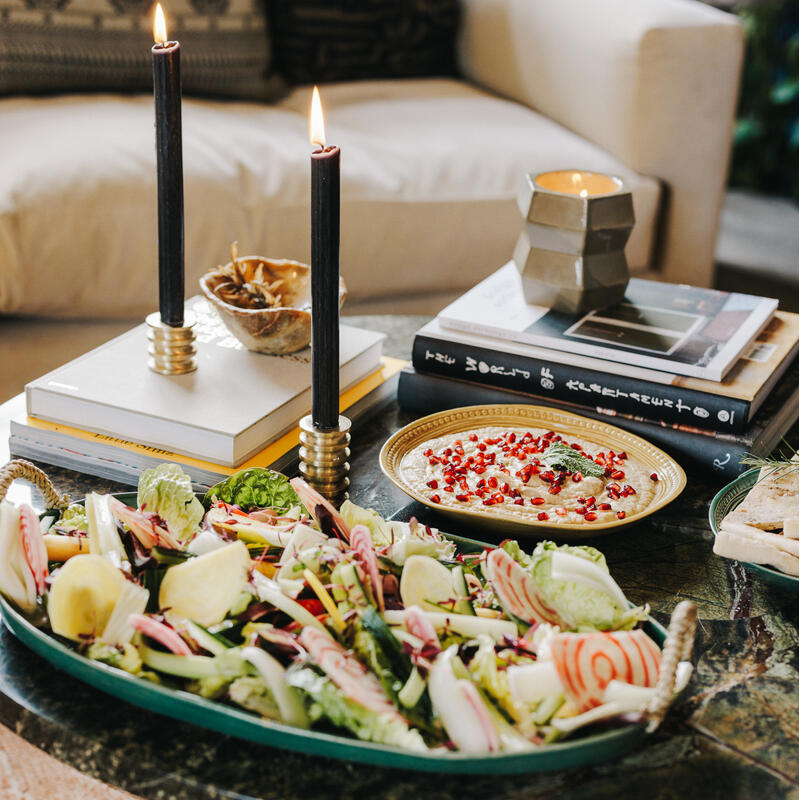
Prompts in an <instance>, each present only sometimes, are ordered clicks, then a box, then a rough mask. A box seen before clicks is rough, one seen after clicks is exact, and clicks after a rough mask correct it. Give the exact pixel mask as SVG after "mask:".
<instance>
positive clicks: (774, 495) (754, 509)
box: [723, 468, 799, 531]
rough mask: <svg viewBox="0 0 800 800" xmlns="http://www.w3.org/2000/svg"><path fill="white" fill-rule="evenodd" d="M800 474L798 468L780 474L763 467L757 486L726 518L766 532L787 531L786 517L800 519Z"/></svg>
mask: <svg viewBox="0 0 800 800" xmlns="http://www.w3.org/2000/svg"><path fill="white" fill-rule="evenodd" d="M798 477H799V476H798V471H797V469H791V470H786V471H784V472H782V473H781V474H779V475H777V476H776V475H775V474H774V473H772V474H770V470H769V469H767V468H762V470H761V472H760V473H759V476H758V481H757V483H756V484H755V486H753V488H752V489H751V490H750V492H749V493H748V495H747V497H745V499H744V501H743V502H742V503H741V504H740V505H738V506H737V507H736V508H734V509H733V511H731V512H730V513H729V514H728V515H727V516H726V517H725V520H730V521H732V522H741V523H743V524H745V525H752V526H754V527H756V528H761V530H764V531H774V530H783V527H784V524H785V522H786V520H796V519H797V518H798V511H797V502H798ZM723 521H724V520H723Z"/></svg>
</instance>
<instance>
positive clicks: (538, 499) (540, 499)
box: [531, 497, 544, 506]
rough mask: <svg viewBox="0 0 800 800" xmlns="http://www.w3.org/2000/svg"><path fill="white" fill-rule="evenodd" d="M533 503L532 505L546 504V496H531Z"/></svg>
mask: <svg viewBox="0 0 800 800" xmlns="http://www.w3.org/2000/svg"><path fill="white" fill-rule="evenodd" d="M531 505H532V506H541V505H544V497H531Z"/></svg>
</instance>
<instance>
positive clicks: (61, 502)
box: [0, 458, 69, 509]
mask: <svg viewBox="0 0 800 800" xmlns="http://www.w3.org/2000/svg"><path fill="white" fill-rule="evenodd" d="M18 479H22V480H26V481H30V482H31V483H32V484H33V485H34V486H36V488H37V489H39V490H40V491H41V493H42V494H43V495H44V501H45V503H46V504H47V508H58V509H61V508H66V507H67V506H68V505H69V496H68V495H66V494H59V493H58V491H57V490H56V488H55V486H53V482H52V481H51V480H50V478H48V477H47V475H46V474H45V473H44V472H43V471H42V470H40V469H39V467H35V466H34V465H33V464H31V462H30V461H25V460H23V459H21V458H15V459H13V460H11V461H9V462H8V463H7V464H5V465H4V466H2V467H0V501H2V500H4V499H5V496H6V493H7V492H8V490H9V488H10V487H11V484H12V483H14V481H15V480H18Z"/></svg>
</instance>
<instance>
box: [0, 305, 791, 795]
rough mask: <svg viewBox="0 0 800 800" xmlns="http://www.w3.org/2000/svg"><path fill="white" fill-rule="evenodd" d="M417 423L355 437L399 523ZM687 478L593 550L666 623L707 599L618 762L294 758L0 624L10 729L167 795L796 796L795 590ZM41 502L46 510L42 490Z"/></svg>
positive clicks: (396, 419)
mask: <svg viewBox="0 0 800 800" xmlns="http://www.w3.org/2000/svg"><path fill="white" fill-rule="evenodd" d="M350 321H351V322H353V323H354V324H357V325H362V326H364V327H371V328H374V329H376V330H383V331H385V332H386V333H387V334H388V338H387V343H386V347H385V352H386V353H387V354H389V355H396V356H400V357H406V358H408V357H409V353H410V346H411V340H412V337H413V332H414V331H415V330H416V329H417V328H418V327H419V326H420V324H421V323H422V322H424V321H425V320H424V319H423V318H421V317H408V316H404V317H389V316H381V317H353V318H351V320H350ZM17 402H18V401H17ZM7 407H9V404H6V406H3V407H0V424H3V425H5V426H7V422H8V419H7V418H8V411H7V410H6V411H5V416H3V414H4V411H3V409H6V408H7ZM410 421H411V417H410V416H409V415H407V414H404V413H403V412H402V411H400V410H399V409H398V408H397V406H396V404H393V405H391V406H389V407H388V408H387V409H384V410H382V411H381V412H380V413H379V414H377V415H376V416H373V417H372V418H371V419H369V420H366V421H364V422H363V423H362V424H360V425H359V426H358V427H357V428H356V429H355V430H354V432H353V444H352V451H353V458H352V460H351V469H352V473H351V476H352V492H351V497H352V499H353V500H354V502H356V503H358V504H360V505H363V506H371V507H373V508H375V509H376V510H377V511H379V512H380V513H382V514H384V515H387V516H388V515H390V514H392V513H394V512H395V511H397V510H398V509H400V508H401V507H402V506H404V505H405V504H406V503H407V502H408V498H407V497H406V496H405V495H403V494H402V493H401V492H400V491H399V490H397V489H395V488H394V487H393V486H392V485H391V484H390V483H389V481H388V480H386V479H385V478H384V477H383V475H382V473H381V471H380V469H379V467H378V452H379V450H380V447H381V445H382V443H383V442H384V441H385V440H386V438H387V437H388V436H389V435H390V434H391V433H393V432H394V431H395V430H397V429H398V428H399V427H401V426H403V425H405V424H407V423H408V422H410ZM2 432H3V428H0V435H2ZM2 445H3V446H4V447H5V441H3V442H2ZM3 455H5V456H7V449H6V451H5V453H2V452H0V457H1V456H3ZM43 466H44V465H43ZM45 469H46V470H47V472H48V473H49V474H50V476H51V477H52V479H53V480H54V482H55V483H56V486H57V487H58V488H59V489H60V490H61V491H66V492H68V493H69V494H70V495H71V496H73V497H80V496H81V495H83V494H84V493H85V492H86V491H87V490H89V489H99V490H100V491H104V490H106V491H124V490H128V489H129V487H123V486H120V485H118V484H113V483H109V482H107V481H101V480H98V479H96V478H91V477H87V476H82V475H79V474H77V473H74V472H68V471H66V470H63V469H58V468H55V467H47V466H45ZM687 474H688V478H689V483H688V486H687V489H686V490H685V492H684V493H683V495H682V496H681V497H680V498H678V499H677V500H676V501H675V502H673V503H672V504H671V505H670V506H668V507H667V508H665V509H662V510H661V511H659V512H657V513H656V514H655V515H653V516H652V517H650V518H648V519H647V520H645V521H643V522H641V523H638V524H635V525H631V526H629V527H627V528H625V529H623V530H622V531H620V532H618V533H614V534H613V535H610V536H607V537H605V538H598V539H597V540H596V541H593V542H591V543H592V544H595V545H596V546H597V547H599V548H600V549H602V550H603V552H604V553H605V554H606V557H607V559H608V563H609V566H610V568H611V572H612V574H613V575H614V576H615V578H616V579H617V581H618V582H619V584H620V586H621V587H622V589H623V590H624V591H625V593H626V594H627V595H628V597H629V598H630V599H631V600H632V601H633V602H634V603H642V602H645V601H648V602H649V603H650V605H651V608H652V611H653V616H654V617H656V619H658V620H659V621H660V622H665V621H666V620H667V618H668V615H669V612H670V610H671V609H672V608H673V607H674V606H675V604H676V603H677V602H678V601H679V600H680V599H683V598H688V599H691V600H693V601H694V602H695V603H696V604H697V606H698V609H699V616H700V623H699V626H698V633H697V641H696V646H695V661H696V665H697V666H696V670H695V674H694V676H693V678H692V681H691V683H690V685H689V687H688V689H687V691H686V692H685V693H684V694H683V695H682V698H681V700H680V701H679V703H678V704H677V705H676V706H675V707H674V708H673V709H672V711H671V713H670V715H669V717H668V718H667V720H666V722H665V723H664V725H663V726H662V727H661V729H659V731H658V732H657V733H656V734H654V735H652V736H651V737H649V738H648V740H647V742H646V743H645V744H644V745H643V746H642V747H641V748H640V749H639V750H637V751H635V752H633V753H631V754H630V755H628V756H626V757H624V758H622V759H620V760H618V761H615V762H610V763H606V764H601V765H597V766H593V767H587V768H583V769H580V770H577V771H572V772H551V773H540V774H532V775H526V776H506V777H491V776H470V777H469V782H468V783H467V782H466V781H465V780H464V778H462V777H460V776H458V775H431V774H424V773H413V772H403V771H396V770H390V769H384V768H378V767H370V766H363V765H358V764H351V763H347V762H339V761H331V760H327V759H322V758H315V757H313V756H310V755H302V754H297V753H289V752H283V751H280V750H274V749H270V748H267V747H261V746H257V745H252V744H249V743H246V742H243V741H240V740H237V739H233V738H228V737H225V736H221V735H219V734H217V733H214V732H211V731H207V730H205V729H203V728H199V727H194V726H191V725H188V724H184V723H181V722H175V721H173V720H171V719H169V718H166V717H162V716H159V715H158V714H157V713H155V711H153V712H150V711H146V710H143V709H139V708H136V707H133V706H130V705H127V704H126V703H123V702H121V701H117V700H115V699H113V698H111V697H109V696H107V695H105V694H103V693H101V692H99V691H97V690H95V689H93V688H92V687H90V686H87V685H84V684H83V683H81V682H79V681H77V680H75V679H73V678H71V677H69V676H67V675H65V674H63V673H60V672H57V671H54V670H53V669H51V668H50V667H49V666H48V665H47V664H46V663H45V662H44V661H43V660H41V659H40V658H39V657H38V656H36V655H34V654H33V653H32V652H30V651H28V650H27V649H26V648H25V647H24V646H22V645H21V644H20V643H19V642H18V641H17V640H16V639H15V638H14V637H13V636H12V635H11V634H10V633H9V632H8V631H7V630H6V629H5V628H2V629H0V722H1V723H3V724H5V725H6V726H8V727H9V728H11V729H12V730H14V731H16V732H17V733H18V734H19V735H21V736H23V737H24V738H25V739H27V740H28V741H29V742H31V743H33V744H35V745H37V746H38V747H40V748H42V749H43V750H45V751H46V752H48V753H51V754H52V755H55V756H56V757H58V758H60V759H62V760H63V761H65V762H67V763H69V764H72V765H73V766H75V767H77V768H78V769H80V770H82V771H83V772H85V773H88V774H90V775H92V776H94V777H97V778H100V779H101V780H104V781H106V782H108V783H110V784H113V785H115V786H119V787H121V788H123V789H126V790H128V791H129V792H132V793H133V794H136V795H140V796H142V797H146V798H153V800H156V798H159V799H160V798H164V799H166V798H228V799H233V798H236V799H238V798H241V799H242V800H244V798H281V799H282V800H288V799H292V800H312V798H313V799H314V800H327V799H328V798H330V799H331V800H333V798H349V797H353V798H355V797H370V798H376V799H377V798H382V799H383V798H385V799H386V800H393V799H394V798H398V799H399V798H407V797H426V798H436V800H447V799H449V798H462V797H469V798H520V799H521V798H526V799H529V800H538V799H539V798H542V800H544V799H545V798H546V799H547V800H551V798H553V797H558V798H559V799H560V800H567V799H568V800H573V799H574V800H589V799H590V798H591V800H604V798H608V800H611V799H612V798H613V800H619V799H620V798H637V799H638V798H645V797H646V798H653V799H654V800H655V798H664V799H665V800H667V799H668V798H669V799H672V798H674V799H675V800H684V799H685V798H720V800H734V798H743V800H744V799H745V798H746V799H748V800H749V798H754V797H758V798H760V799H761V800H771V798H790V797H792V798H796V797H797V794H798V702H797V689H798V679H797V678H798V676H797V666H798V665H797V645H798V642H797V623H798V601H797V594H796V593H795V594H792V593H790V592H789V593H787V592H786V591H785V590H781V589H778V588H775V587H772V586H770V585H768V584H765V583H763V582H762V581H761V580H760V579H759V578H758V577H754V576H753V575H751V574H749V573H748V572H746V571H745V570H744V569H743V568H742V567H741V566H739V565H738V564H737V563H735V562H730V561H727V560H723V559H720V558H717V557H716V556H714V555H713V553H712V552H711V545H712V533H711V530H710V528H709V525H708V520H707V512H708V505H709V502H710V500H711V498H712V497H713V495H714V494H715V493H716V491H717V490H718V489H719V488H721V487H720V485H719V482H718V481H716V480H715V477H714V476H713V475H710V474H707V473H704V472H703V471H702V470H692V469H691V468H690V469H688V470H687ZM15 487H20V489H23V488H24V487H21V486H20V484H16V485H15ZM37 499H38V503H39V506H40V507H41V498H40V497H39V498H37V493H35V492H34V502H36V500H37ZM406 513H407V512H406ZM419 513H420V515H422V514H424V512H423V511H420V512H419ZM421 518H423V519H424V516H421ZM453 532H454V533H458V531H453ZM484 538H490V537H488V536H484ZM57 796H58V792H57V787H54V794H53V797H57Z"/></svg>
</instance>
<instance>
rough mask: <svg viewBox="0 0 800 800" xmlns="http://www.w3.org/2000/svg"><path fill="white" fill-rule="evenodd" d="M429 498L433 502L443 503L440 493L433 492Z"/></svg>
mask: <svg viewBox="0 0 800 800" xmlns="http://www.w3.org/2000/svg"><path fill="white" fill-rule="evenodd" d="M429 499H430V501H431V502H432V503H441V502H442V498H441V497H439V495H438V494H432V495H431V496H430V498H429Z"/></svg>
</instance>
